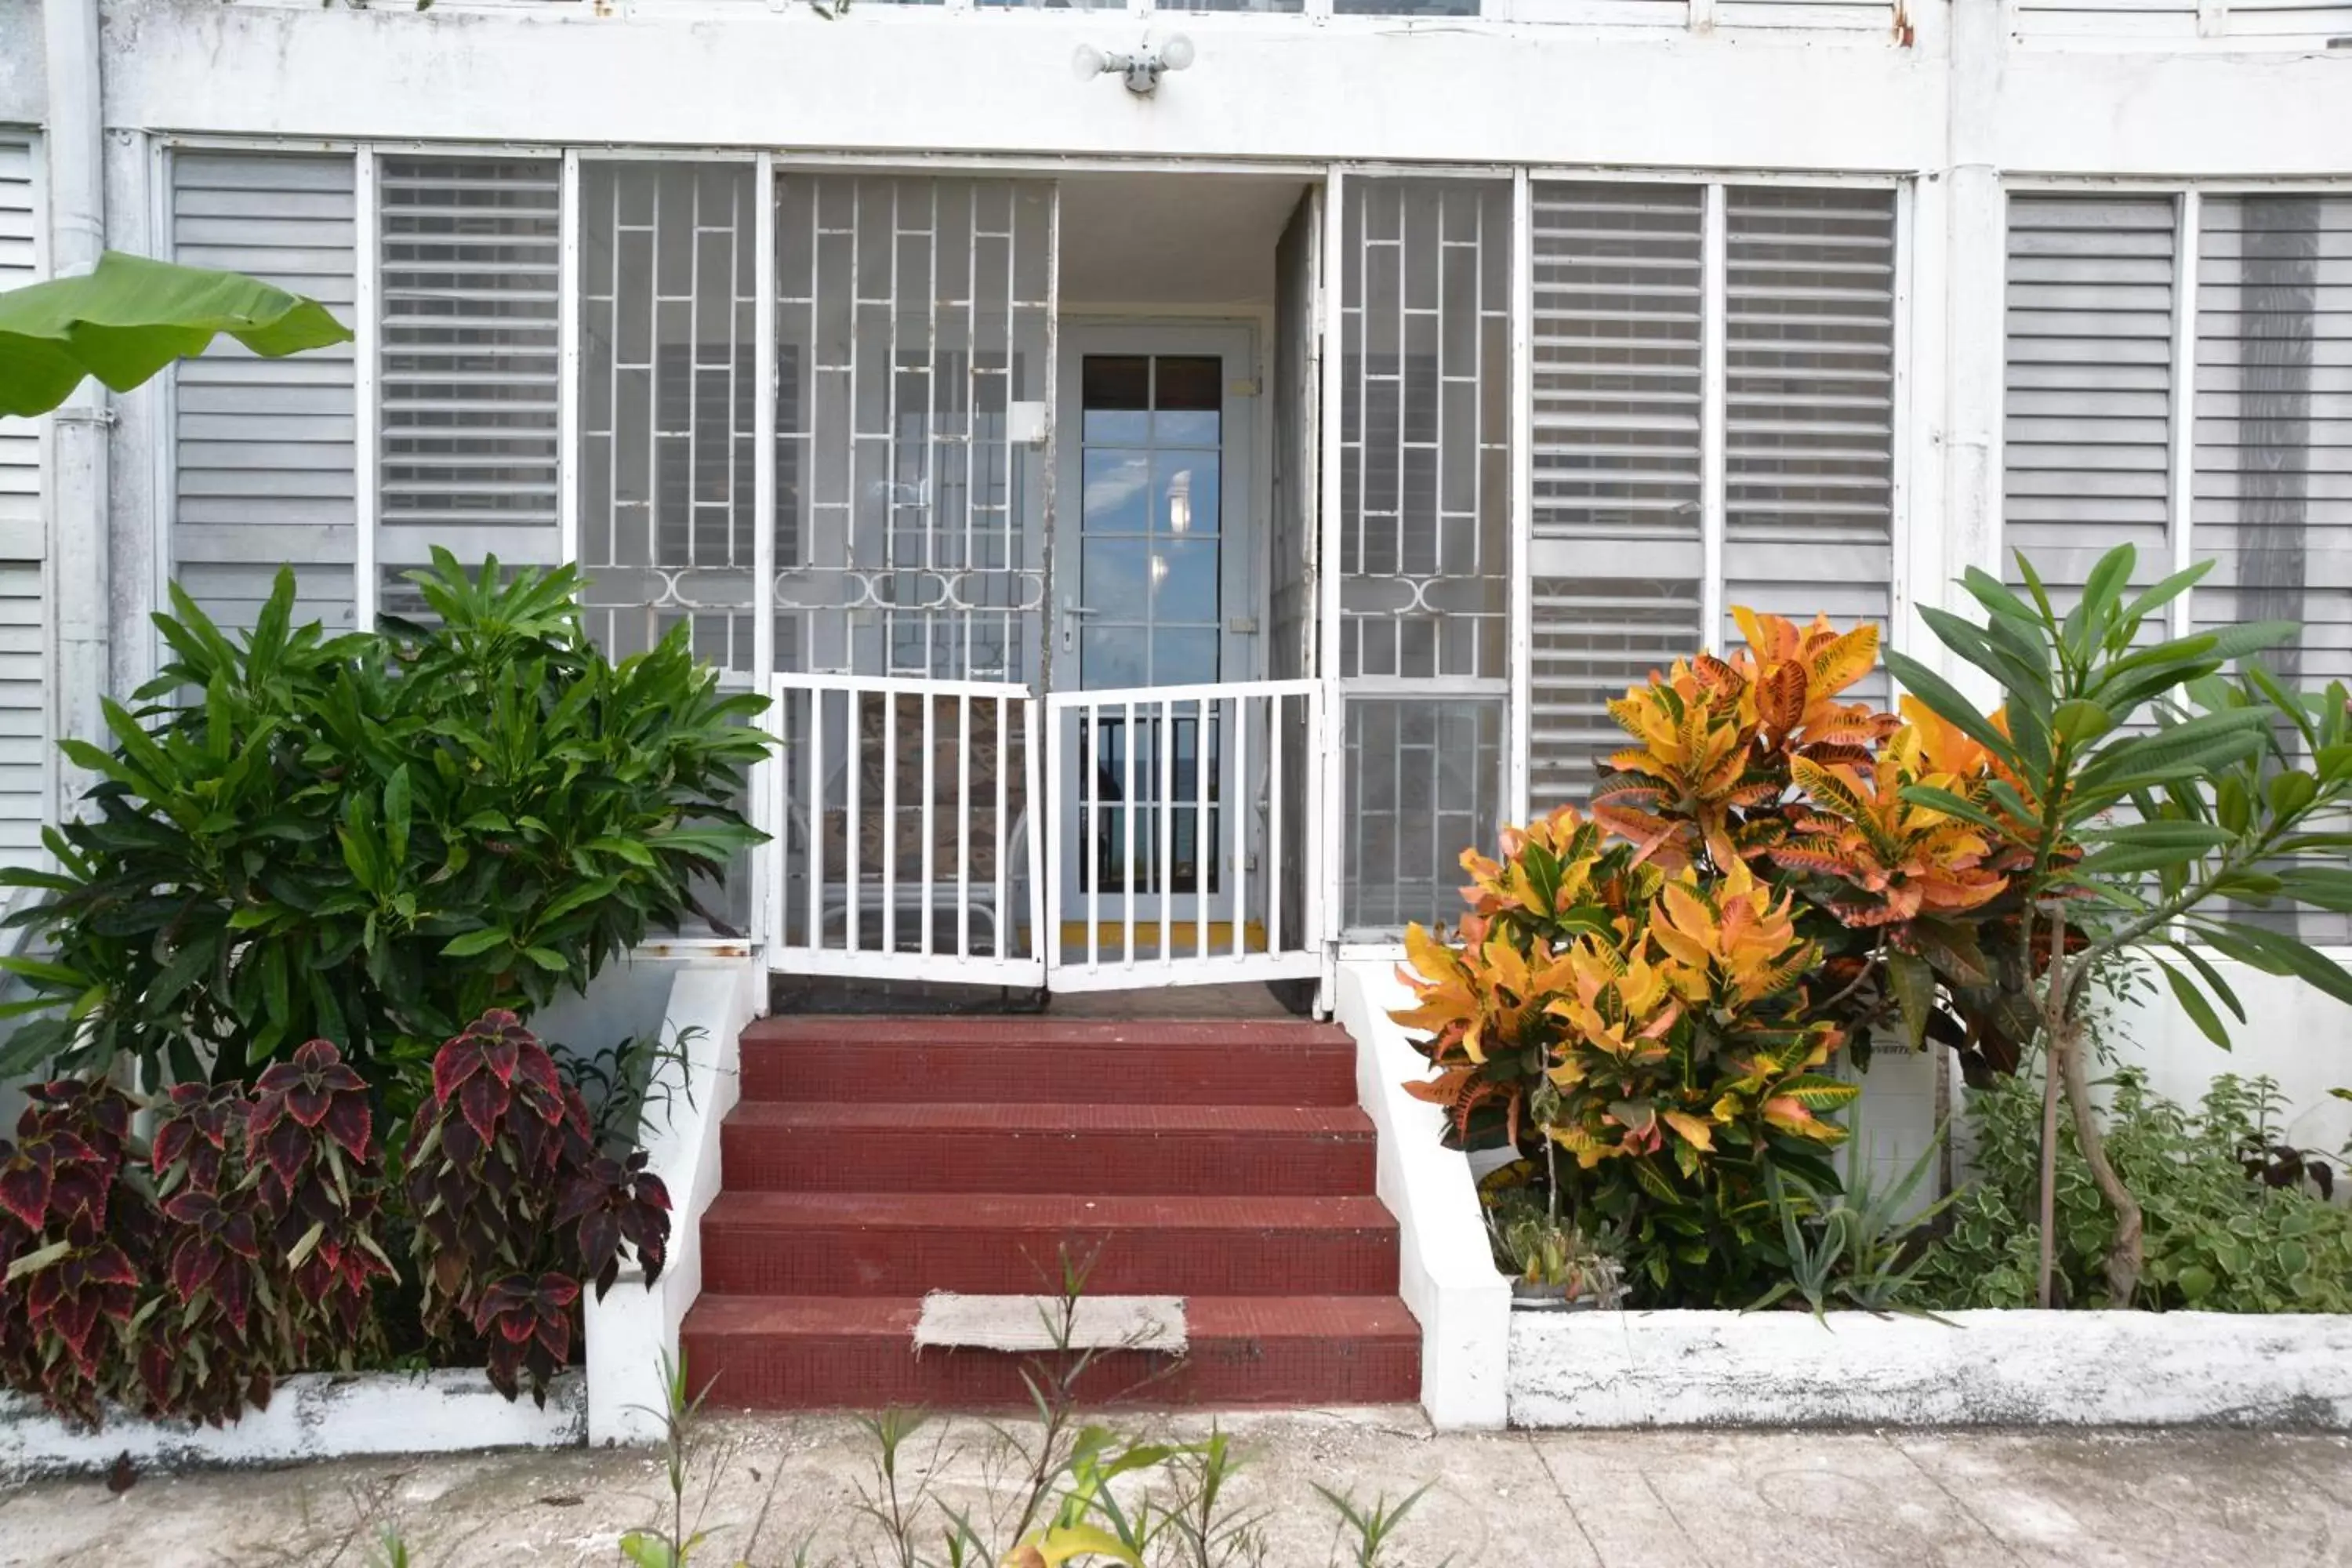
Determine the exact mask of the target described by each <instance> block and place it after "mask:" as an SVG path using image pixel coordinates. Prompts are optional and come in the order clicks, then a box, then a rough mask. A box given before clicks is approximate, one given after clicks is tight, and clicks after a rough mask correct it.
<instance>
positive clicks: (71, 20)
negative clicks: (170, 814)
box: [41, 0, 114, 804]
mask: <svg viewBox="0 0 2352 1568" xmlns="http://www.w3.org/2000/svg"><path fill="white" fill-rule="evenodd" d="M41 15H42V20H43V22H44V24H45V26H44V44H45V47H46V50H47V67H48V76H47V86H48V99H49V125H48V135H47V138H46V139H45V141H44V151H45V153H46V154H47V163H46V169H47V195H48V204H49V247H48V260H49V276H51V277H52V278H72V277H77V276H79V275H80V274H82V273H86V272H88V271H89V270H90V269H91V268H95V267H96V266H97V265H98V258H99V257H100V254H101V253H102V252H103V251H104V250H105V248H106V186H105V170H104V161H103V160H104V145H103V143H104V136H103V131H102V128H103V125H104V115H103V110H102V107H101V100H100V78H99V26H98V0H47V4H45V5H43V6H42V7H41ZM113 418H114V416H113V413H112V412H111V410H110V408H109V407H108V405H107V393H106V389H105V388H104V387H103V386H101V385H100V384H98V382H97V381H96V380H94V379H92V378H89V377H84V378H83V380H82V381H81V383H80V384H79V385H77V386H76V387H75V388H74V390H73V392H72V393H71V395H68V397H67V399H66V401H65V403H64V404H63V405H60V406H59V407H58V410H57V412H56V414H55V415H53V416H51V422H50V438H49V458H50V464H51V467H50V472H49V483H48V485H47V494H48V524H49V538H48V544H49V559H50V561H51V562H52V563H53V564H52V567H51V572H52V576H51V578H50V582H51V585H52V586H53V588H54V590H55V593H56V597H55V599H54V600H52V601H51V603H52V606H53V607H52V609H51V612H50V613H51V614H52V615H53V616H55V617H56V624H57V659H58V668H57V672H56V679H57V699H56V701H57V708H56V713H57V726H58V728H57V733H58V736H60V737H63V736H72V737H74V738H76V739H78V740H84V741H89V742H96V743H99V744H103V743H104V742H105V737H106V721H105V716H104V713H103V711H102V709H101V704H102V702H103V701H104V700H105V697H106V694H107V678H108V675H109V669H108V659H109V657H110V647H111V645H112V640H113V638H112V626H111V623H110V608H111V599H110V575H111V574H110V572H109V569H108V568H109V561H108V553H109V552H108V542H109V530H108V527H107V492H108V484H109V468H108V459H109V452H108V446H109V442H108V436H107V427H108V426H110V424H111V423H112V422H113ZM95 782H96V781H95V780H94V779H92V778H91V777H89V775H87V774H86V773H83V771H82V770H81V769H79V768H77V767H73V766H71V765H69V764H67V765H63V766H61V768H60V778H59V783H58V787H59V793H60V795H61V797H62V800H72V799H77V798H79V796H80V795H81V793H82V791H83V790H84V789H86V788H88V787H89V785H90V784H93V783H95ZM62 800H61V804H62Z"/></svg>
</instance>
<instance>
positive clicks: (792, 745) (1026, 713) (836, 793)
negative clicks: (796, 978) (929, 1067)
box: [766, 674, 1045, 985]
mask: <svg viewBox="0 0 2352 1568" xmlns="http://www.w3.org/2000/svg"><path fill="white" fill-rule="evenodd" d="M769 689H770V695H771V696H772V698H773V699H774V707H773V708H772V709H771V710H770V712H769V721H770V724H771V727H772V728H771V732H772V734H773V736H774V738H775V741H776V746H777V750H776V753H775V758H774V760H773V762H772V763H770V764H769V767H770V775H771V777H772V780H773V781H774V786H775V796H774V801H773V804H774V805H775V807H776V810H775V814H774V816H773V817H772V821H773V823H774V824H775V828H774V833H775V837H774V840H773V843H772V854H773V856H774V859H773V861H772V865H773V867H774V870H775V874H774V875H772V877H771V878H770V879H768V883H767V893H768V910H767V922H766V924H767V929H768V931H769V932H770V933H771V935H772V939H773V945H772V963H773V964H774V966H775V967H777V968H780V969H789V970H796V971H800V972H803V973H813V974H859V975H871V974H880V973H908V974H910V975H919V976H920V977H922V978H926V979H937V980H960V981H970V982H972V983H974V984H996V985H1036V984H1042V983H1043V982H1044V980H1045V959H1044V957H1043V955H1042V953H1041V952H1040V951H1039V943H1038V939H1039V936H1040V933H1041V931H1042V930H1043V929H1044V928H1043V916H1042V911H1041V909H1040V897H1041V893H1040V889H1041V888H1042V886H1043V883H1044V877H1043V873H1042V858H1041V855H1040V844H1039V838H1038V835H1037V833H1036V831H1035V830H1034V827H1033V826H1032V821H1033V816H1034V813H1033V812H1032V809H1031V805H1032V803H1033V802H1034V801H1035V800H1036V799H1037V743H1036V740H1037V700H1036V699H1035V698H1034V697H1033V696H1031V695H1030V694H1029V692H1028V689H1026V688H1024V687H1019V686H1005V685H1001V684H994V683H989V682H982V681H964V680H924V679H890V678H888V677H882V676H876V677H866V676H854V675H803V674H794V675H778V676H775V677H773V678H772V680H771V682H770V688H769Z"/></svg>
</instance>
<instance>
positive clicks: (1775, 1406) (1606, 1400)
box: [1510, 1312, 2352, 1431]
mask: <svg viewBox="0 0 2352 1568" xmlns="http://www.w3.org/2000/svg"><path fill="white" fill-rule="evenodd" d="M1510 1337H1511V1350H1510V1356H1511V1370H1510V1389H1511V1393H1510V1414H1511V1424H1512V1425H1513V1426H1565V1427H1597V1428H1610V1427H1631V1426H2191V1425H2203V1424H2213V1425H2230V1426H2305V1427H2322V1428H2326V1429H2330V1430H2336V1431H2343V1430H2347V1429H2352V1317H2323V1316H2278V1317H2252V1316H2243V1315H2229V1314H2223V1313H2214V1312H1956V1313H1953V1314H1952V1315H1951V1323H1950V1326H1948V1325H1946V1324H1944V1323H1938V1322H1932V1321H1927V1320H1926V1319H1920V1318H1885V1319H1882V1318H1874V1317H1871V1316H1869V1315H1868V1314H1866V1313H1860V1312H1843V1313H1833V1314H1832V1315H1831V1317H1830V1318H1829V1320H1828V1321H1827V1322H1826V1323H1824V1322H1818V1321H1815V1320H1814V1319H1813V1318H1812V1317H1811V1316H1810V1315H1808V1314H1806V1313H1802V1312H1759V1313H1754V1314H1743V1313H1738V1312H1562V1313H1538V1312H1521V1313H1517V1314H1516V1315H1515V1316H1514V1317H1513V1318H1512V1320H1511V1336H1510Z"/></svg>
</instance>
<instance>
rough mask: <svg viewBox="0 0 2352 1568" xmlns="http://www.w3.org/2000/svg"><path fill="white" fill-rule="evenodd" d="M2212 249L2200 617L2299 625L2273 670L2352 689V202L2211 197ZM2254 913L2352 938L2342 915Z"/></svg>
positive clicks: (2210, 623) (2200, 270)
mask: <svg viewBox="0 0 2352 1568" xmlns="http://www.w3.org/2000/svg"><path fill="white" fill-rule="evenodd" d="M2197 249H2198V260H2197V368H2196V372H2195V379H2194V382H2193V385H2194V388H2195V395H2196V402H2197V409H2196V425H2195V427H2194V432H2193V434H2194V439H2195V468H2196V478H2195V489H2194V493H2195V498H2196V500H2195V510H2194V513H2193V515H2192V521H2191V524H2190V528H2189V545H2190V548H2191V551H2192V552H2193V553H2194V554H2195V555H2196V557H2197V558H2198V559H2199V560H2200V561H2202V560H2210V561H2211V562H2213V563H2214V567H2213V571H2212V572H2211V574H2210V575H2208V576H2207V577H2206V578H2205V580H2204V581H2203V582H2201V583H2200V584H2198V585H2197V587H2196V588H2195V589H2193V590H2192V591H2191V592H2190V595H2189V613H2190V616H2191V619H2192V620H2193V622H2194V624H2195V626H2197V628H2198V629H2200V630H2205V629H2210V628H2212V627H2216V626H2228V625H2231V624H2232V623H2234V622H2239V621H2268V620H2280V621H2295V622H2299V623H2301V625H2302V628H2303V629H2302V632H2301V634H2300V635H2299V636H2298V637H2297V638H2296V640H2295V641H2294V643H2293V644H2292V645H2290V646H2288V647H2280V648H2275V649H2273V650H2271V651H2270V652H2268V653H2265V654H2264V655H2263V662H2264V663H2265V664H2267V665H2268V666H2270V668H2272V669H2273V671H2274V672H2275V673H2277V674H2279V675H2280V676H2282V677H2284V679H2285V681H2286V684H2288V685H2289V686H2291V687H2294V688H2297V689H2302V690H2305V691H2316V690H2320V689H2324V688H2325V687H2326V685H2327V683H2329V682H2330V681H2337V680H2343V681H2352V198H2347V197H2343V196H2315V195H2260V196H2256V195H2244V196H2209V197H2207V198H2206V199H2205V201H2204V202H2203V203H2202V209H2201V215H2200V222H2199V224H2198V247H2197ZM2326 863H2327V864H2339V863H2340V858H2336V859H2332V860H2329V861H2327V862H2326ZM2249 915H2250V918H2253V919H2256V920H2259V921H2262V923H2264V924H2269V925H2274V926H2280V927H2283V928H2285V929H2291V930H2293V931H2294V933H2295V934H2296V935H2298V936H2300V937H2301V938H2303V940H2305V942H2330V943H2341V942H2347V941H2352V919H2347V917H2345V916H2342V915H2333V914H2326V913H2322V912H2320V911H2317V910H2294V911H2292V912H2290V911H2286V910H2273V911H2263V912H2254V911H2249Z"/></svg>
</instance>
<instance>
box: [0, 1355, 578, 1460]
mask: <svg viewBox="0 0 2352 1568" xmlns="http://www.w3.org/2000/svg"><path fill="white" fill-rule="evenodd" d="M587 1439H588V1388H587V1384H586V1383H585V1381H584V1380H583V1378H582V1377H581V1376H580V1375H579V1374H578V1373H564V1374H562V1375H559V1376H558V1377H556V1378H555V1379H554V1380H553V1381H552V1382H551V1383H550V1384H549V1385H548V1390H547V1403H546V1405H544V1406H543V1407H542V1406H540V1405H533V1404H532V1403H531V1402H530V1400H528V1399H520V1400H509V1399H507V1398H505V1397H503V1396H502V1395H500V1394H499V1392H498V1390H496V1389H494V1388H492V1387H491V1386H490V1382H489V1379H488V1378H487V1377H485V1376H483V1375H482V1373H481V1372H480V1371H479V1370H478V1369H475V1368H467V1369H463V1370H453V1371H446V1372H417V1373H400V1372H377V1373H299V1374H297V1375H296V1376H293V1377H289V1378H287V1379H286V1380H285V1381H283V1382H282V1383H280V1384H278V1388H277V1392H275V1393H274V1394H271V1395H270V1399H269V1405H268V1408H267V1409H265V1410H248V1411H247V1412H246V1413H245V1415H244V1416H243V1418H242V1419H240V1420H238V1421H236V1423H234V1424H233V1425H230V1426H192V1425H190V1424H188V1423H185V1422H161V1421H145V1420H141V1419H139V1418H137V1417H135V1416H121V1417H116V1418H113V1419H110V1420H109V1421H108V1422H107V1423H106V1424H105V1425H104V1426H100V1427H98V1428H97V1429H95V1430H92V1429H90V1428H88V1427H84V1426H74V1425H70V1424H68V1423H67V1422H65V1421H61V1420H59V1419H58V1417H57V1416H55V1415H50V1414H49V1413H48V1412H47V1411H46V1410H43V1409H42V1408H41V1407H40V1406H39V1405H37V1404H36V1403H35V1402H33V1401H32V1400H29V1399H26V1398H24V1397H22V1396H20V1395H17V1394H7V1393H0V1482H7V1483H13V1482H16V1481H23V1480H30V1479H34V1478H36V1477H39V1476H49V1475H62V1474H71V1473H75V1472H87V1471H93V1470H102V1469H105V1468H107V1467H109V1466H110V1465H112V1464H113V1463H115V1461H116V1460H117V1459H118V1458H121V1457H123V1456H125V1455H127V1456H129V1458H130V1460H131V1463H132V1464H133V1465H135V1466H137V1467H139V1468H142V1469H150V1468H168V1469H177V1468H184V1467H187V1466H197V1465H274V1464H285V1463H288V1462H289V1461H293V1460H300V1459H324V1458H346V1457H349V1456H352V1455H358V1454H456V1453H467V1452H471V1451H473V1450H476V1449H481V1448H567V1447H578V1446H580V1445H581V1444H583V1443H585V1442H586V1441H587Z"/></svg>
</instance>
